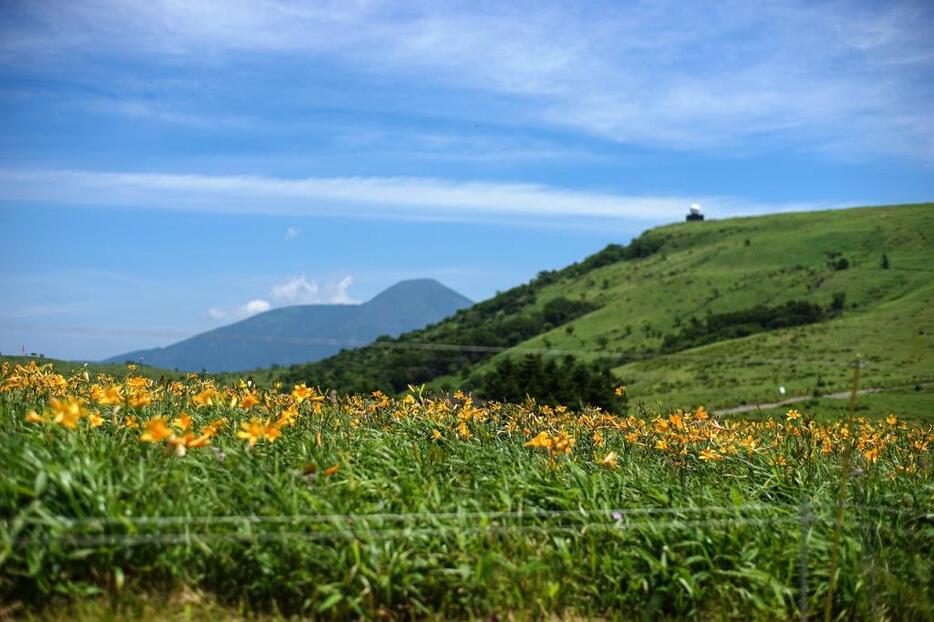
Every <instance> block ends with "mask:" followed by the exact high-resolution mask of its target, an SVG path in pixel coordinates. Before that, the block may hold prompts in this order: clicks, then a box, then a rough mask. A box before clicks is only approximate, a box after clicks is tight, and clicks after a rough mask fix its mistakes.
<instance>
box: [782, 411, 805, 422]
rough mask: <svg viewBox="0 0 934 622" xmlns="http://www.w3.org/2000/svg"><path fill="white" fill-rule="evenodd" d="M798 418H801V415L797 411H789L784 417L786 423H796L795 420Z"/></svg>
mask: <svg viewBox="0 0 934 622" xmlns="http://www.w3.org/2000/svg"><path fill="white" fill-rule="evenodd" d="M800 418H801V413H799V412H798V411H797V410H789V411H788V414H787V415H786V416H785V419H786V420H787V421H796V420H797V419H800Z"/></svg>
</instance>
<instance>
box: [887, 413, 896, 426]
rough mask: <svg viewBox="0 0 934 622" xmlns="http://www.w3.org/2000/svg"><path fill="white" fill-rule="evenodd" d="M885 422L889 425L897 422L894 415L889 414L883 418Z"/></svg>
mask: <svg viewBox="0 0 934 622" xmlns="http://www.w3.org/2000/svg"><path fill="white" fill-rule="evenodd" d="M885 422H886V423H888V424H889V425H895V424H896V423H897V422H898V419H896V418H895V415H889V416H888V417H886V418H885Z"/></svg>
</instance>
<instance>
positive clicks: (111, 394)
mask: <svg viewBox="0 0 934 622" xmlns="http://www.w3.org/2000/svg"><path fill="white" fill-rule="evenodd" d="M91 399H92V400H94V401H95V402H97V403H98V404H102V405H104V406H114V405H116V404H121V403H123V395H122V394H121V393H120V387H118V386H115V385H111V386H109V387H101V386H100V385H97V384H95V385H93V386H92V387H91Z"/></svg>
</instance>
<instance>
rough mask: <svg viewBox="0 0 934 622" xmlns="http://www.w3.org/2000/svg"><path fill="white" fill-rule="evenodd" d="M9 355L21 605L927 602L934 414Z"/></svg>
mask: <svg viewBox="0 0 934 622" xmlns="http://www.w3.org/2000/svg"><path fill="white" fill-rule="evenodd" d="M5 373H7V374H10V375H7V377H6V378H5V379H4V381H3V383H2V386H3V387H4V390H3V391H2V392H0V472H2V473H3V478H2V479H0V515H2V516H3V518H2V520H0V602H2V605H0V610H3V611H9V612H14V613H15V615H17V616H26V617H34V618H38V619H72V618H80V617H82V616H83V617H85V619H97V618H106V617H108V616H111V617H113V619H128V618H131V617H132V618H138V619H146V618H147V616H148V617H149V618H150V619H160V618H166V617H172V616H174V617H179V618H181V619H186V618H185V616H186V615H187V616H188V618H187V619H194V618H197V617H199V616H210V617H218V618H223V617H227V618H231V619H237V618H240V617H253V616H259V617H260V618H261V619H262V618H267V617H268V618H270V619H274V618H277V617H278V616H292V615H302V616H310V617H315V618H334V619H344V618H358V617H362V618H383V619H407V618H431V619H451V618H458V619H463V618H469V619H479V618H489V617H491V616H494V615H495V616H499V617H505V618H515V619H548V618H555V619H557V618H572V619H633V620H635V619H640V620H641V619H669V618H684V617H687V618H696V619H705V620H708V619H736V620H750V619H761V620H774V619H789V618H797V617H798V616H799V615H800V614H801V612H802V611H803V612H804V614H805V615H806V616H808V617H810V618H814V619H820V618H821V616H822V612H823V608H824V606H825V603H826V602H828V598H827V596H828V591H829V589H830V581H829V579H828V578H829V576H831V573H832V576H834V577H835V581H834V592H833V594H834V596H833V598H832V599H830V601H829V602H830V604H831V609H832V612H833V616H834V617H835V618H843V619H848V618H853V619H902V620H923V619H930V617H931V616H932V615H934V587H932V586H934V582H932V576H934V574H932V573H934V566H932V557H931V556H930V555H929V553H928V552H929V551H930V550H931V542H932V538H934V532H932V525H931V522H930V515H931V511H932V508H934V489H932V487H931V481H932V478H931V476H932V475H934V460H932V453H931V451H930V449H929V445H930V443H931V441H932V440H934V429H932V428H931V427H930V426H929V425H927V426H920V425H917V424H912V423H907V422H899V421H898V420H897V419H892V420H868V419H866V420H860V421H854V422H852V425H849V426H847V425H844V424H843V423H842V422H840V421H835V422H833V421H829V420H824V421H823V422H821V423H815V424H814V425H811V424H809V421H810V419H809V418H808V415H807V411H804V412H805V413H806V415H805V417H802V418H795V417H790V418H789V419H788V421H787V422H786V421H785V419H784V417H783V418H781V419H779V420H777V421H776V420H768V421H759V422H755V421H752V420H749V419H740V420H730V421H728V422H725V425H724V424H721V423H719V422H716V421H715V420H713V419H710V418H708V417H705V416H704V414H703V413H694V414H691V413H686V414H671V415H670V416H669V413H664V412H663V413H659V414H656V413H654V412H648V413H645V414H644V415H643V416H640V417H630V418H626V417H622V416H612V415H606V414H604V413H600V412H595V411H584V412H580V413H575V412H570V411H563V410H561V409H558V410H555V409H550V408H542V407H538V406H536V405H534V404H525V405H510V404H487V405H485V406H479V405H476V404H472V403H471V402H470V401H468V400H466V399H465V398H462V397H455V398H453V399H447V398H444V399H437V398H431V397H429V396H428V395H427V394H420V393H410V394H408V395H407V396H405V397H403V398H401V399H398V400H393V399H390V398H387V397H385V396H379V395H377V396H360V395H347V396H342V397H341V398H340V399H339V400H338V401H337V402H336V403H331V402H330V401H328V400H326V399H324V401H316V400H317V399H318V398H317V397H315V395H316V394H315V393H314V392H313V391H311V392H310V393H307V394H308V395H311V398H310V400H304V401H302V400H303V399H304V398H303V397H301V396H302V394H301V393H299V391H298V390H296V392H295V393H293V394H288V393H275V392H270V393H267V392H264V391H262V390H255V389H254V388H251V387H249V386H246V385H240V386H231V387H224V386H217V387H215V386H214V385H213V384H212V383H210V382H205V381H203V380H200V379H186V381H184V382H175V383H168V382H166V383H158V382H152V381H148V380H147V379H145V378H141V377H138V376H131V377H127V378H124V379H122V380H116V379H111V378H108V377H106V376H100V377H90V378H89V379H85V378H84V377H83V376H82V375H79V376H76V377H72V378H71V379H69V378H61V377H59V376H57V375H55V374H54V373H53V372H51V371H50V370H44V371H40V370H33V371H29V370H24V371H22V372H19V371H15V372H11V371H10V368H7V371H6V372H5ZM108 391H109V392H110V393H108ZM54 395H59V396H60V397H58V398H56V399H59V400H60V401H58V402H53V401H52V397H53V396H54ZM880 397H881V396H880ZM143 398H146V399H143ZM322 399H323V398H322ZM134 404H135V405H134ZM183 412H184V413H189V414H190V417H189V416H187V415H184V414H183ZM289 412H291V413H292V414H291V415H289V417H286V416H285V415H286V414H287V413H289ZM98 413H99V414H98ZM70 415H73V418H72V419H69V416H70ZM160 417H165V419H160ZM277 417H278V419H276V418H277ZM199 435H201V436H199ZM247 441H249V442H250V443H255V446H251V445H250V444H249V443H248V442H247ZM186 447H187V449H186ZM549 448H550V449H549ZM841 481H846V485H845V486H844V488H843V489H842V490H843V496H842V497H841V496H840V491H841V488H840V483H841ZM840 498H842V499H845V501H846V510H845V512H844V514H842V515H841V518H842V522H841V523H840V524H839V525H840V527H839V529H838V528H837V526H836V525H837V523H836V516H835V510H834V508H835V507H836V506H837V500H838V499H840ZM805 499H806V500H807V506H806V509H805V505H804V503H805ZM835 540H836V541H837V542H838V544H837V545H835V544H834V542H835ZM834 550H836V552H837V553H836V556H837V562H833V561H832V558H833V557H834V555H835V554H834ZM833 568H836V571H833V570H832V569H833ZM186 611H187V613H186ZM192 616H194V618H192Z"/></svg>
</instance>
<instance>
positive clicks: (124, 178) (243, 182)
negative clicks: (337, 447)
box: [0, 170, 831, 226]
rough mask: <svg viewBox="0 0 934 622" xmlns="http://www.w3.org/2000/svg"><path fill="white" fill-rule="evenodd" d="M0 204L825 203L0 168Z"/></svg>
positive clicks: (634, 214)
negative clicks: (7, 202) (756, 201)
mask: <svg viewBox="0 0 934 622" xmlns="http://www.w3.org/2000/svg"><path fill="white" fill-rule="evenodd" d="M0 200H3V201H20V202H22V201H37V202H45V203H58V204H63V205H68V204H73V205H94V206H96V207H100V206H104V205H107V206H112V207H120V208H159V209H177V210H195V211H206V212H215V213H258V214H287V215H313V214H322V213H326V214H328V215H332V216H345V217H382V218H390V219H391V218H409V219H423V220H471V221H472V220H501V219H504V218H512V219H514V221H515V222H519V223H525V224H526V225H527V226H534V225H538V224H542V223H543V222H544V221H546V220H551V221H552V222H560V223H562V225H566V226H581V225H582V224H586V223H584V221H585V220H586V219H591V220H594V221H597V220H600V221H613V220H648V221H658V220H674V219H679V218H681V217H682V216H683V215H684V214H685V213H686V212H687V207H688V205H690V204H691V203H693V202H699V203H702V204H703V205H705V207H706V208H707V211H708V213H709V214H710V215H711V216H713V217H717V216H728V215H742V214H757V213H763V212H768V211H780V210H784V211H790V210H801V209H818V208H826V207H831V205H828V204H826V203H809V202H801V203H785V204H761V203H755V202H750V201H744V200H742V199H739V198H735V197H729V196H690V197H689V196H677V195H670V196H665V195H661V196H637V195H621V194H614V193H610V192H601V191H588V190H572V189H567V188H558V187H554V186H547V185H544V184H536V183H522V182H514V183H510V182H488V181H454V180H447V179H437V178H419V177H309V178H304V179H287V178H281V177H261V176H255V175H238V176H224V175H199V174H188V175H180V174H163V173H112V172H96V171H44V170H0Z"/></svg>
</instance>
